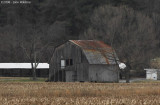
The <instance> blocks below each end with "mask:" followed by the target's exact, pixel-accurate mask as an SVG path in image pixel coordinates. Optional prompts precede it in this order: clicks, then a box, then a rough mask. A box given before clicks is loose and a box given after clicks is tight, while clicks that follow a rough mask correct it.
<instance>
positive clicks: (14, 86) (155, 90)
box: [0, 83, 160, 105]
mask: <svg viewBox="0 0 160 105" xmlns="http://www.w3.org/2000/svg"><path fill="white" fill-rule="evenodd" d="M0 105H160V83H132V84H125V83H124V84H123V83H119V84H114V83H113V84H109V83H0Z"/></svg>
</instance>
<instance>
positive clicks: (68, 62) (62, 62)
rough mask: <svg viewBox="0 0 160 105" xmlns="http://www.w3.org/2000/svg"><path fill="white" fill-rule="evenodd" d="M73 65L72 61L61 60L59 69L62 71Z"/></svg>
mask: <svg viewBox="0 0 160 105" xmlns="http://www.w3.org/2000/svg"><path fill="white" fill-rule="evenodd" d="M71 65H73V60H72V59H66V60H61V69H64V68H65V67H66V66H71Z"/></svg>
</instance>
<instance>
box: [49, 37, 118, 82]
mask: <svg viewBox="0 0 160 105" xmlns="http://www.w3.org/2000/svg"><path fill="white" fill-rule="evenodd" d="M117 61H118V57H117V56H116V53H115V51H114V50H113V49H112V48H111V46H109V45H107V44H105V43H104V42H102V41H95V40H69V41H68V42H66V43H64V44H62V45H60V46H58V47H56V48H55V50H54V53H53V56H52V58H51V60H50V70H49V80H50V81H64V82H75V81H80V82H85V81H86V82H87V81H88V82H117V81H118V80H119V67H118V64H117Z"/></svg>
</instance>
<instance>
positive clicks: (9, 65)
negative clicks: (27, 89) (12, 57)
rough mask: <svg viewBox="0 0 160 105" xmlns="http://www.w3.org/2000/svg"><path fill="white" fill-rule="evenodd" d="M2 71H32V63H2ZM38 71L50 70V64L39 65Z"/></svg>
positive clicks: (0, 67) (0, 66) (0, 65)
mask: <svg viewBox="0 0 160 105" xmlns="http://www.w3.org/2000/svg"><path fill="white" fill-rule="evenodd" d="M0 69H31V63H0ZM37 69H49V64H48V63H39V64H38V66H37Z"/></svg>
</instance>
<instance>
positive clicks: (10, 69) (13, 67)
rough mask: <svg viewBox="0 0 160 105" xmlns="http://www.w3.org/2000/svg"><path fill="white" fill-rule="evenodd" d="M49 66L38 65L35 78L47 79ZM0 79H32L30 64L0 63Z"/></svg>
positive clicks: (46, 64)
mask: <svg viewBox="0 0 160 105" xmlns="http://www.w3.org/2000/svg"><path fill="white" fill-rule="evenodd" d="M48 74H49V64H48V63H39V65H38V67H37V70H36V76H37V77H48ZM0 76H1V77H32V69H31V63H0Z"/></svg>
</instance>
